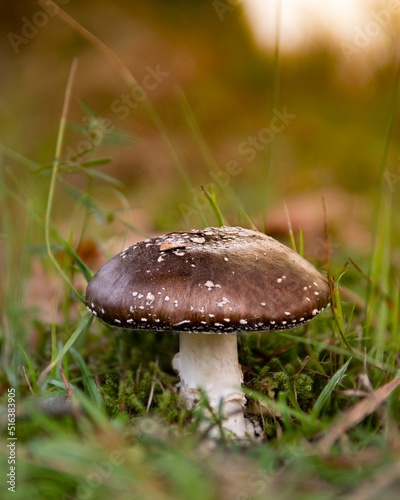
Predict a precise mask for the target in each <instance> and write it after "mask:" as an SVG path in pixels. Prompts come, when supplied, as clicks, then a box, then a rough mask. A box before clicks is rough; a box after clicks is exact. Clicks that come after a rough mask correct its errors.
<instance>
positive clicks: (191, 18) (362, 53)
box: [0, 0, 400, 269]
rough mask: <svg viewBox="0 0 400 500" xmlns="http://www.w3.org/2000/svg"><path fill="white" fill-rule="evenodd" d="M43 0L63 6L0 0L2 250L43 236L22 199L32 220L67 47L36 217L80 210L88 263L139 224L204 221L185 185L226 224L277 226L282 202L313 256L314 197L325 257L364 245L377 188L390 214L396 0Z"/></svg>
mask: <svg viewBox="0 0 400 500" xmlns="http://www.w3.org/2000/svg"><path fill="white" fill-rule="evenodd" d="M56 5H57V4H56ZM58 5H59V6H60V7H61V8H62V9H63V10H64V12H66V13H67V14H68V16H70V17H69V18H66V17H65V16H63V15H59V14H60V13H59V12H57V11H58V8H57V6H55V4H51V3H50V2H49V1H48V0H42V1H20V2H2V3H1V5H0V14H1V15H0V24H1V28H2V33H3V34H2V36H1V39H0V57H1V67H0V99H1V113H0V127H1V135H2V138H1V143H2V145H3V149H2V151H3V155H2V183H3V187H6V190H7V193H6V194H5V195H4V196H3V202H4V203H3V204H6V206H5V205H4V206H3V210H7V211H8V213H9V215H10V214H11V220H12V231H11V232H10V234H9V232H8V231H3V238H2V243H4V242H6V241H7V242H8V243H10V241H11V243H12V241H14V243H13V245H12V248H13V257H12V258H14V259H16V260H18V258H19V256H20V252H22V249H21V246H20V245H18V242H19V241H28V242H29V245H30V251H31V252H35V251H39V250H40V248H41V246H43V231H42V229H43V228H41V227H40V224H38V223H37V220H36V221H33V222H32V221H31V219H30V218H29V213H30V212H29V208H30V207H31V208H33V207H34V209H35V211H36V212H37V213H38V214H41V217H42V218H43V217H44V213H45V208H46V204H47V201H48V190H49V182H50V172H51V168H50V166H51V164H52V162H53V160H54V154H55V145H56V139H57V133H58V127H59V122H60V115H61V110H62V106H63V100H64V94H65V88H66V83H67V79H68V75H69V72H70V69H71V64H72V61H73V60H74V59H75V58H77V69H76V73H75V76H74V81H73V87H72V95H71V103H70V106H69V109H68V122H69V126H68V128H67V131H66V134H65V137H64V145H63V152H62V157H61V168H60V172H61V174H62V175H61V176H60V179H59V180H60V182H59V183H58V184H57V190H56V196H55V197H54V210H53V222H54V224H55V225H56V226H57V227H58V228H59V229H60V231H61V232H62V233H63V234H64V237H66V238H68V237H69V238H70V239H71V240H74V238H76V239H77V240H78V239H80V234H81V231H82V230H83V228H82V226H83V224H84V225H85V227H84V229H85V241H84V242H86V247H85V248H84V245H82V247H81V253H82V254H83V256H84V257H85V258H86V259H87V261H88V262H89V265H90V266H91V267H92V268H93V269H96V268H97V267H99V265H100V264H101V262H102V259H104V257H103V256H104V253H106V254H108V255H109V256H110V255H112V254H113V253H114V252H116V251H118V250H119V249H120V248H121V247H122V246H124V245H125V244H127V243H130V242H132V241H134V240H135V239H140V238H142V235H143V234H148V235H153V234H157V233H161V232H166V231H173V230H185V229H191V228H195V227H201V226H204V225H207V224H209V225H215V224H216V220H215V218H214V215H213V212H212V210H211V209H210V206H209V204H208V202H207V200H206V197H205V195H204V192H203V191H202V188H204V189H205V190H206V191H207V192H208V193H211V194H212V193H213V192H214V193H215V196H216V199H217V201H218V204H219V206H220V208H221V212H222V214H223V215H224V217H225V220H226V222H227V223H229V224H231V225H235V224H241V225H244V226H249V225H251V224H252V223H253V224H254V225H255V226H256V227H257V228H259V229H261V230H264V229H265V230H266V231H267V232H268V233H269V234H271V235H274V236H277V237H278V238H279V239H283V240H285V239H287V235H288V216H289V218H290V220H291V224H292V227H293V231H294V232H295V233H297V232H298V231H299V228H301V230H302V231H303V233H304V240H305V246H306V254H307V256H308V257H311V258H312V259H314V260H317V261H323V260H324V257H325V250H324V249H325V240H324V238H325V236H324V220H325V215H324V203H325V206H326V214H327V223H328V227H329V234H330V236H329V244H330V247H331V253H332V255H333V256H335V254H340V255H341V256H342V255H347V252H348V250H347V249H351V250H349V251H350V252H353V253H352V255H354V252H355V255H359V254H362V253H363V252H365V253H367V252H368V251H369V250H370V244H371V231H372V227H373V219H374V212H375V208H376V206H377V203H378V198H379V195H380V193H382V192H383V191H384V192H386V193H387V194H388V195H389V196H391V197H392V199H393V203H394V205H395V210H393V213H392V215H393V218H394V227H395V228H396V227H397V228H398V227H399V226H400V224H399V222H400V221H399V211H398V204H399V202H398V199H399V196H398V192H399V189H400V152H399V147H398V137H399V132H400V127H399V126H400V124H399V120H398V112H397V108H396V100H395V97H396V78H397V73H398V63H399V54H400V52H399V47H398V30H399V26H400V2H396V1H391V2H388V1H373V0H371V1H366V0H364V1H361V0H349V1H347V2H334V1H333V0H332V1H330V0H325V1H320V2H312V1H311V0H296V1H295V0H291V1H287V0H282V1H278V0H277V1H273V0H270V1H261V0H243V1H240V0H221V1H213V0H197V1H193V2H184V1H181V0H176V1H169V2H162V1H157V0H152V1H149V2H132V1H128V0H116V1H114V2H108V1H104V0H96V1H92V0H85V1H77V0H69V1H68V0H63V1H59V2H58ZM85 29H86V30H88V31H89V32H90V33H92V34H94V35H95V36H96V37H97V38H98V39H99V40H101V42H103V43H104V44H105V46H106V47H108V48H109V49H110V50H111V51H113V53H114V54H116V55H117V56H118V58H119V59H120V61H121V62H122V63H123V64H124V65H125V70H124V69H121V66H120V65H119V64H118V63H116V62H115V60H113V56H110V55H109V53H108V52H107V49H105V48H104V46H103V48H102V46H101V45H100V46H99V43H98V42H93V41H91V40H90V34H89V35H88V33H87V32H85ZM126 69H127V70H129V72H131V74H132V75H133V77H134V80H133V79H131V80H129V78H130V77H129V76H128V77H127V76H126ZM391 119H392V122H391ZM390 123H392V127H391V128H390ZM18 155H21V156H18ZM27 159H29V161H31V162H34V163H33V164H32V165H29V161H28V160H27ZM91 162H92V164H93V165H94V166H91ZM94 171H95V172H96V175H94V174H92V173H91V172H94ZM100 174H101V176H103V177H100ZM104 176H111V177H112V178H113V179H114V180H113V182H110V181H109V179H108V177H107V178H105V177H104ZM382 190H383V191H382ZM10 192H13V193H18V195H17V197H15V196H11V195H10ZM323 200H324V203H323ZM21 201H22V202H23V204H25V206H23V204H22V205H21ZM285 207H286V208H285ZM27 208H28V210H27ZM82 208H84V209H85V210H86V209H87V208H89V210H90V213H91V214H92V215H91V216H90V217H89V219H88V218H87V217H84V216H83V215H82V213H83V212H82ZM398 232H399V231H398V229H397V233H396V234H395V235H394V238H398V236H399V235H398ZM11 233H12V234H11ZM5 234H7V237H4V235H5ZM13 239H14V240H13ZM81 243H82V241H80V244H81ZM77 244H78V243H77ZM99 245H100V246H101V250H100V251H99V249H98V246H99ZM2 246H3V245H2ZM38 249H39V250H38ZM104 251H105V252H104ZM4 252H5V250H4V246H3V253H4ZM4 259H5V257H4V255H3V261H4ZM394 259H397V261H396V262H397V263H398V262H399V257H398V256H397V257H396V256H395V257H394ZM342 263H343V262H342Z"/></svg>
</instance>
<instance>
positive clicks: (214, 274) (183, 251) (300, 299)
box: [86, 227, 330, 438]
mask: <svg viewBox="0 0 400 500" xmlns="http://www.w3.org/2000/svg"><path fill="white" fill-rule="evenodd" d="M329 297H330V294H329V285H328V283H327V281H326V280H325V279H324V278H323V277H322V276H321V275H320V273H319V272H318V271H317V270H316V269H315V268H314V267H313V266H312V265H311V264H309V263H308V262H307V261H306V260H305V259H303V258H302V257H301V256H299V255H298V254H297V253H295V252H294V251H293V250H291V249H289V248H288V247H286V246H284V245H282V244H281V243H279V242H277V241H276V240H274V239H273V238H271V237H269V236H266V235H265V234H262V233H259V232H257V231H252V230H249V229H243V228H240V227H220V228H206V229H203V230H199V231H197V230H196V231H195V230H193V231H188V232H176V233H169V234H166V235H164V236H160V237H156V238H152V239H148V240H145V241H142V242H140V243H137V244H135V245H133V246H131V247H129V248H127V249H126V250H124V251H122V252H121V253H120V254H118V255H116V256H115V257H113V258H112V259H111V260H110V261H109V262H107V263H106V264H105V265H104V266H103V267H102V268H101V269H100V270H99V271H98V273H97V274H96V275H95V276H94V277H93V279H92V280H91V281H90V283H89V285H88V287H87V291H86V302H87V307H88V308H89V310H90V311H92V312H93V314H95V315H96V316H98V317H99V318H100V319H101V320H102V321H104V322H106V323H109V324H111V325H115V326H119V327H123V328H132V329H135V330H141V329H146V330H164V331H177V332H180V351H179V353H178V354H177V355H176V356H175V357H174V361H173V366H174V368H175V369H176V370H177V371H178V372H179V376H180V380H181V382H180V393H181V395H182V397H183V398H184V399H185V401H186V404H187V406H188V407H191V406H193V404H195V403H196V401H197V400H198V398H199V390H200V389H202V390H205V391H206V393H207V396H208V398H209V402H210V405H211V407H213V408H219V405H220V403H221V400H222V403H223V405H222V406H223V408H224V428H225V429H227V430H228V431H230V432H232V433H233V434H234V435H235V436H237V437H240V438H241V437H244V436H245V435H246V434H247V433H248V432H249V428H248V427H246V422H245V419H244V415H243V408H244V405H245V402H246V399H245V397H244V395H243V393H242V391H241V384H242V381H243V375H242V371H241V368H240V365H239V363H238V357H237V340H236V336H235V335H192V333H199V334H201V333H204V334H213V333H219V334H221V333H227V334H229V333H240V332H252V331H267V330H284V329H288V328H294V327H296V326H299V325H302V324H304V323H306V322H307V321H309V320H311V319H313V318H314V317H315V316H316V315H317V314H319V313H320V312H321V311H323V309H324V308H325V307H326V306H327V305H328V303H329ZM251 432H252V431H251V429H250V433H251Z"/></svg>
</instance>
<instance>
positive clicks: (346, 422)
mask: <svg viewBox="0 0 400 500" xmlns="http://www.w3.org/2000/svg"><path fill="white" fill-rule="evenodd" d="M399 385H400V377H398V378H395V379H394V380H392V381H391V382H388V383H387V384H385V385H384V386H382V387H381V388H379V389H378V390H377V391H375V392H374V393H373V394H371V395H370V396H369V397H367V398H365V399H364V400H363V401H360V402H359V403H357V404H356V405H354V406H353V407H352V408H350V409H349V410H347V411H346V412H345V413H344V414H343V416H342V417H341V418H340V419H339V421H338V422H337V423H336V424H335V425H334V426H333V427H332V428H331V429H329V431H328V432H327V433H326V434H325V436H323V437H322V439H321V440H320V441H319V443H318V445H317V450H318V451H319V452H320V453H321V454H323V455H326V454H328V453H329V451H330V449H331V447H332V446H333V444H334V443H335V442H336V441H337V440H338V439H339V438H340V436H342V435H343V434H345V433H346V432H347V431H348V430H349V429H351V428H352V427H354V426H355V425H357V424H358V423H360V422H361V421H362V420H363V419H364V418H365V417H367V416H368V415H371V413H374V411H376V410H377V409H378V408H379V406H380V405H381V404H382V403H383V402H384V401H385V400H386V399H387V398H388V397H389V396H390V395H391V394H392V392H393V391H394V390H395V389H396V388H397V387H398V386H399Z"/></svg>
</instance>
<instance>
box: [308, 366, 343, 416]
mask: <svg viewBox="0 0 400 500" xmlns="http://www.w3.org/2000/svg"><path fill="white" fill-rule="evenodd" d="M350 361H351V358H350V359H349V360H348V361H347V362H346V363H345V364H344V365H343V366H342V367H341V368H340V369H339V370H338V371H337V372H336V373H335V374H334V375H333V377H332V378H331V379H330V380H329V382H328V383H327V384H326V386H325V387H324V388H323V390H322V392H321V394H320V395H319V396H318V399H317V400H316V401H315V404H314V406H313V409H312V410H311V413H310V415H311V416H313V417H315V418H317V417H318V416H319V415H320V413H321V411H322V410H323V408H324V406H325V405H326V403H327V401H328V399H329V398H330V397H331V395H332V392H333V391H334V390H335V388H336V386H337V385H338V384H340V382H341V380H342V379H343V377H344V376H345V374H346V371H347V368H348V367H349V364H350Z"/></svg>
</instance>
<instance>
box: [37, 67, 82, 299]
mask: <svg viewBox="0 0 400 500" xmlns="http://www.w3.org/2000/svg"><path fill="white" fill-rule="evenodd" d="M76 67H77V59H74V60H73V62H72V65H71V70H70V72H69V76H68V81H67V86H66V89H65V96H64V104H63V109H62V112H61V119H60V125H59V129H58V134H57V142H56V150H55V155H54V162H53V168H52V172H51V178H50V187H49V194H48V198H47V208H46V219H45V226H44V234H45V241H46V250H47V255H48V256H49V258H50V260H51V261H52V263H53V264H54V266H55V267H56V269H57V271H58V272H59V273H60V275H61V276H62V277H63V279H64V281H65V282H66V283H67V284H68V285H69V286H70V288H71V290H72V291H73V292H74V293H75V295H76V296H77V297H78V298H79V299H80V300H81V301H82V302H83V301H84V299H83V297H82V296H81V295H80V293H79V292H78V291H77V290H76V288H75V287H74V285H73V283H72V282H71V280H70V279H69V277H68V276H67V274H66V273H65V272H64V270H63V269H62V267H61V266H60V264H59V263H58V262H57V259H56V258H55V256H54V254H53V250H52V248H51V241H50V222H51V213H52V209H53V200H54V196H55V189H56V181H57V175H58V169H59V166H60V158H61V151H62V148H63V143H64V136H65V127H66V122H67V113H68V108H69V104H70V100H71V92H72V84H73V81H74V77H75V73H76Z"/></svg>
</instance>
